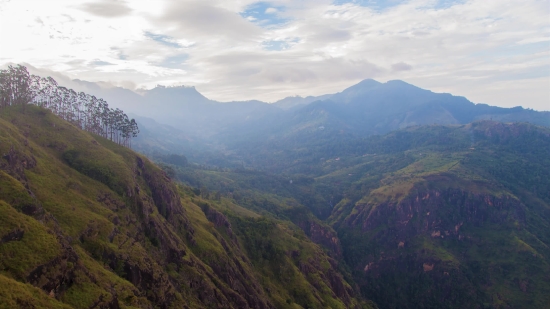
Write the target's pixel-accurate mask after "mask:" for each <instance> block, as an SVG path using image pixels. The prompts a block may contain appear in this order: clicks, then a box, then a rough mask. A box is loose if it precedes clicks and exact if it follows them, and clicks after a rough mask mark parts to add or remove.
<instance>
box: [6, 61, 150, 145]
mask: <svg viewBox="0 0 550 309" xmlns="http://www.w3.org/2000/svg"><path fill="white" fill-rule="evenodd" d="M27 104H35V105H38V106H41V107H44V108H47V109H49V110H50V111H52V112H53V113H54V114H56V115H57V116H59V117H61V118H63V119H64V120H67V121H68V122H70V123H72V124H74V125H75V126H77V127H79V128H81V129H83V130H86V131H88V132H91V133H95V134H97V135H101V136H103V137H105V138H108V139H110V140H112V141H114V142H116V143H118V144H120V145H124V146H126V147H130V145H131V143H130V142H131V138H132V137H137V134H138V133H139V128H138V125H137V123H136V121H135V120H134V119H129V118H128V115H126V114H125V113H124V112H123V111H122V110H120V109H118V108H116V109H113V108H109V104H107V102H106V101H105V100H103V99H100V98H96V97H95V96H93V95H89V94H86V93H84V92H76V91H74V90H72V89H68V88H66V87H63V86H59V85H58V84H57V82H56V81H55V80H54V79H53V78H52V77H40V76H36V75H32V74H30V73H29V71H28V70H27V68H26V67H24V66H22V65H17V66H11V65H10V66H9V67H8V69H6V70H0V108H4V107H6V106H11V105H23V106H25V105H27Z"/></svg>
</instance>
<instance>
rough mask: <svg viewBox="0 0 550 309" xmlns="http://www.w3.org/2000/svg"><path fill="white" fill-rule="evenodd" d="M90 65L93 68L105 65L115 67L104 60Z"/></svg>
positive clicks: (95, 61)
mask: <svg viewBox="0 0 550 309" xmlns="http://www.w3.org/2000/svg"><path fill="white" fill-rule="evenodd" d="M90 65H92V66H105V65H113V64H112V63H110V62H107V61H102V60H94V61H91V62H90Z"/></svg>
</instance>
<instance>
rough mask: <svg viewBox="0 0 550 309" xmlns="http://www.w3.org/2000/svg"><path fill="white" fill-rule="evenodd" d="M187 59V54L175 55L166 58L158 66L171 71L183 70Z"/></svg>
mask: <svg viewBox="0 0 550 309" xmlns="http://www.w3.org/2000/svg"><path fill="white" fill-rule="evenodd" d="M188 59H189V54H185V53H184V54H177V55H173V56H168V57H166V58H164V59H163V60H162V61H161V62H159V63H158V64H156V65H158V66H161V67H165V68H172V69H182V68H184V64H185V62H186V61H187V60H188Z"/></svg>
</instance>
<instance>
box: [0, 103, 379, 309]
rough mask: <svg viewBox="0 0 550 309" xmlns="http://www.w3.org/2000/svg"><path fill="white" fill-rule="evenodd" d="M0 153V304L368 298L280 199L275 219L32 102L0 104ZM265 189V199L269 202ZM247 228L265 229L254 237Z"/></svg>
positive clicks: (254, 303)
mask: <svg viewBox="0 0 550 309" xmlns="http://www.w3.org/2000/svg"><path fill="white" fill-rule="evenodd" d="M0 154H2V157H1V158H0V184H1V186H0V212H1V213H2V214H3V215H2V216H1V217H0V285H1V287H2V288H1V290H2V292H0V303H2V305H4V304H7V306H11V307H15V308H17V307H20V308H27V307H33V306H34V307H36V308H52V307H53V308H55V307H56V306H58V307H60V308H64V307H67V308H68V307H73V308H91V307H117V306H118V307H120V308H151V307H162V308H182V307H187V308H214V307H219V306H223V307H225V308H327V307H332V308H370V305H368V304H367V303H364V302H363V301H362V300H361V299H362V298H361V297H360V296H358V291H357V290H356V289H354V288H353V287H352V286H353V285H352V283H351V281H349V282H348V281H347V280H350V278H349V276H348V277H345V276H343V275H341V274H340V271H341V270H340V269H339V267H338V263H337V262H336V261H335V260H334V259H333V258H331V257H329V253H328V252H326V251H325V250H324V249H322V248H321V246H319V245H318V244H315V243H313V242H312V241H311V240H310V239H309V238H308V237H307V236H306V235H305V234H304V232H303V231H302V230H301V229H300V228H299V227H297V226H296V225H295V224H293V223H292V222H290V221H288V220H286V218H288V216H290V213H286V211H288V209H292V207H291V205H290V204H289V205H287V206H285V207H284V211H282V212H281V216H280V217H277V216H272V215H270V214H269V213H268V212H264V211H261V209H260V208H253V207H249V206H250V205H251V201H249V200H246V202H245V200H244V199H243V200H242V201H243V203H240V202H239V201H236V200H234V199H232V198H228V197H227V196H225V195H223V196H222V195H221V194H216V193H215V192H213V191H212V192H206V191H204V190H200V189H193V188H191V187H187V186H183V185H180V186H176V185H175V184H174V183H173V182H171V180H170V179H169V177H168V175H167V174H166V173H165V172H164V171H163V170H161V169H160V168H158V167H157V166H155V165H154V164H153V163H151V162H150V161H149V160H148V159H147V158H145V157H143V156H141V155H138V154H136V153H134V152H133V151H131V150H130V149H128V148H124V147H121V146H119V145H117V144H116V143H114V142H112V141H110V140H108V139H105V138H103V137H101V136H99V135H95V134H93V133H88V132H86V131H83V130H79V129H78V128H75V126H74V125H73V124H71V123H69V122H66V121H64V120H62V119H60V118H58V117H57V116H55V115H54V114H53V113H51V112H50V111H48V110H45V109H43V108H40V107H37V106H33V105H28V106H25V107H23V106H9V107H5V108H3V109H2V110H0ZM171 159H174V161H171V163H177V164H179V165H180V166H182V167H185V166H186V164H185V160H183V159H182V158H181V157H175V158H171ZM252 196H253V195H252ZM274 196H275V194H274V195H273V196H272V197H270V199H267V200H266V203H273V204H274V205H275V206H276V207H279V203H280V200H279V199H277V198H275V197H274ZM244 197H246V196H245V195H243V198H244ZM293 203H295V204H297V203H296V202H293ZM275 206H274V207H275ZM303 218H309V219H308V220H315V222H318V223H319V224H320V221H318V219H316V218H315V217H314V216H313V215H311V214H308V213H307V212H306V214H305V216H304V217H303ZM325 227H326V228H327V229H329V230H330V228H329V227H328V226H326V225H325ZM266 228H267V230H264V229H266ZM247 231H248V232H247ZM256 231H263V232H262V233H264V232H265V233H268V234H269V233H270V232H271V233H273V234H269V235H267V234H265V233H264V234H259V235H264V236H265V240H264V241H265V243H263V242H262V240H260V239H258V237H257V236H255V235H254V233H255V232H256ZM262 237H263V236H262ZM297 254H298V255H297ZM266 261H269V262H266ZM266 263H267V264H266ZM268 264H269V265H272V268H269V269H264V265H268ZM278 270H284V271H285V272H284V274H288V275H289V276H290V277H288V278H287V277H284V276H282V274H280V273H278ZM287 279H288V280H287Z"/></svg>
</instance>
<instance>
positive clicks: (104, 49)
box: [0, 0, 550, 110]
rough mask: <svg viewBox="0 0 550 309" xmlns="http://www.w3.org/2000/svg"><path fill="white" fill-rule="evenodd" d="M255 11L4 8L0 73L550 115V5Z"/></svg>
mask: <svg viewBox="0 0 550 309" xmlns="http://www.w3.org/2000/svg"><path fill="white" fill-rule="evenodd" d="M254 3H256V1H251V0H235V1H221V0H212V1H196V0H183V1H182V0H178V1H176V0H160V1H156V2H155V3H154V5H152V4H151V2H150V1H147V0H132V1H126V2H125V1H121V0H118V1H106V0H99V1H97V0H96V1H90V0H86V1H75V0H55V1H32V0H20V1H11V2H1V6H0V42H2V44H1V47H0V65H1V64H3V63H4V64H5V63H8V62H15V63H20V62H26V63H30V64H32V65H34V66H36V67H39V68H43V69H47V70H55V71H60V72H63V74H65V75H67V76H69V77H71V78H79V79H83V80H91V81H101V80H102V81H109V82H110V83H112V84H117V85H134V86H135V87H143V86H145V87H152V86H155V85H156V84H166V85H169V84H170V85H171V84H186V85H196V86H197V88H198V90H199V91H201V92H203V93H204V94H205V95H206V96H208V97H210V98H212V99H218V100H224V101H225V100H238V99H243V100H244V99H262V100H267V101H275V100H277V99H280V98H282V97H284V96H286V95H295V94H299V95H302V96H306V95H319V94H325V93H327V92H336V91H340V90H342V89H343V88H345V87H347V86H350V85H352V84H354V83H356V82H358V81H360V80H361V79H364V78H376V79H379V80H381V81H385V80H390V79H403V80H405V81H407V82H410V83H413V84H416V85H418V86H421V87H424V88H427V89H431V90H434V91H445V92H451V93H453V94H457V95H463V96H466V97H467V98H469V99H470V100H472V101H474V102H484V103H488V104H494V105H500V106H516V105H524V106H525V107H532V108H535V109H545V110H548V109H550V108H549V107H548V105H549V102H550V93H549V92H548V90H547V88H548V85H549V84H550V21H549V20H548V15H547V12H548V10H547V9H548V8H547V1H537V0H526V1H522V2H518V1H515V0H502V1H486V0H469V1H460V2H457V4H455V5H452V6H446V7H443V8H440V7H438V6H437V3H438V1H435V0H410V1H402V2H400V3H399V4H397V5H395V6H392V7H389V8H385V9H383V10H377V9H375V8H370V7H366V6H359V5H357V4H354V3H347V4H344V5H334V4H332V2H331V1H329V0H321V1H320V0H317V1H314V0H304V1H290V0H279V1H270V6H269V7H267V8H265V9H264V10H262V11H261V12H263V13H264V14H265V16H261V18H269V16H277V18H279V20H278V22H277V23H271V24H270V23H264V24H262V23H258V24H256V23H255V22H256V19H257V17H258V16H256V17H252V16H248V17H243V16H242V15H240V13H241V12H243V11H244V10H245V9H246V8H247V7H249V6H250V5H251V4H254ZM275 8H277V9H275ZM272 9H273V10H272ZM274 13H276V14H274ZM6 29H10V31H6ZM12 29H16V30H15V31H13V30H12ZM147 34H149V35H147ZM266 42H267V43H266ZM269 42H272V43H269ZM268 43H269V44H272V45H273V44H275V43H276V44H278V45H273V46H272V48H266V46H268V47H269V45H266V44H268ZM279 45H280V46H279ZM277 46H279V47H280V48H277ZM544 85H546V87H543V86H544ZM521 98H528V100H521ZM520 101H521V102H520Z"/></svg>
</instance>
